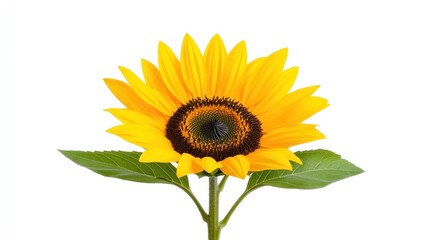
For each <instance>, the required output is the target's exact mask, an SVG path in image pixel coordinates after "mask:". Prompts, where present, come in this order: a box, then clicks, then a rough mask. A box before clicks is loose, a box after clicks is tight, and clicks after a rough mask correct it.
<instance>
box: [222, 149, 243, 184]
mask: <svg viewBox="0 0 429 240" xmlns="http://www.w3.org/2000/svg"><path fill="white" fill-rule="evenodd" d="M221 163H222V168H221V170H222V172H223V173H224V174H225V175H229V176H234V177H238V178H241V179H244V178H246V176H247V173H248V172H249V168H250V164H249V159H248V158H247V157H245V156H243V155H236V156H234V157H228V158H226V159H225V160H223V161H222V162H221Z"/></svg>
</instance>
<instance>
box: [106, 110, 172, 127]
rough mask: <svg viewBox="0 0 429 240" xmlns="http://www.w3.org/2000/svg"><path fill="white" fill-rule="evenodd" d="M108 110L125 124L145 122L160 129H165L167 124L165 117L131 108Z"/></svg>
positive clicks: (144, 123)
mask: <svg viewBox="0 0 429 240" xmlns="http://www.w3.org/2000/svg"><path fill="white" fill-rule="evenodd" d="M105 111H106V112H109V113H111V114H112V115H113V116H115V117H116V118H117V119H118V120H119V121H121V122H123V123H125V124H143V125H146V124H148V125H150V126H153V127H155V128H157V129H159V130H164V129H165V126H166V124H167V120H166V119H163V118H157V117H156V116H153V115H150V116H149V115H147V114H144V113H141V112H137V111H134V110H130V109H126V108H125V109H124V108H109V109H106V110H105Z"/></svg>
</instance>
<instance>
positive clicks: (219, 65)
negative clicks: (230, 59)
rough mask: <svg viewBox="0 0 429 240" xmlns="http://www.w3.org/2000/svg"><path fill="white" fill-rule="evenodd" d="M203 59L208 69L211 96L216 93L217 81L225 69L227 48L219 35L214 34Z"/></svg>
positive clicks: (208, 87)
mask: <svg viewBox="0 0 429 240" xmlns="http://www.w3.org/2000/svg"><path fill="white" fill-rule="evenodd" d="M203 61H204V65H205V67H206V69H207V76H206V77H207V96H208V97H209V98H210V97H213V96H214V95H215V94H216V86H217V83H218V82H219V81H220V80H221V78H222V75H223V72H224V70H225V62H226V49H225V45H224V43H223V41H222V39H221V38H220V37H219V35H217V34H216V35H214V36H213V38H212V39H211V40H210V42H209V44H208V45H207V48H206V51H205V52H204V56H203Z"/></svg>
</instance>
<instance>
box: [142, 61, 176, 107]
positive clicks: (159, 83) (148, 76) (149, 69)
mask: <svg viewBox="0 0 429 240" xmlns="http://www.w3.org/2000/svg"><path fill="white" fill-rule="evenodd" d="M141 65H142V71H143V76H144V78H145V80H146V82H147V84H149V86H150V87H151V88H153V89H155V90H157V91H158V92H160V93H161V94H162V95H163V96H165V97H168V98H169V99H171V100H172V101H173V102H174V103H175V104H176V106H177V107H179V106H180V101H179V100H178V99H177V97H175V96H174V95H173V94H172V93H171V92H170V90H168V88H167V86H166V85H165V83H164V81H163V80H162V77H161V73H160V72H159V70H158V68H157V67H156V66H155V65H153V64H152V63H151V62H149V61H146V60H145V59H142V60H141Z"/></svg>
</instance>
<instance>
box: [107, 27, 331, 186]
mask: <svg viewBox="0 0 429 240" xmlns="http://www.w3.org/2000/svg"><path fill="white" fill-rule="evenodd" d="M287 53H288V50H287V48H284V49H281V50H278V51H276V52H274V53H272V54H270V55H269V56H267V57H262V58H258V59H256V60H253V61H252V62H250V63H248V62H247V50H246V45H245V43H244V41H242V42H239V43H238V44H237V45H236V46H235V47H234V48H233V49H232V50H231V51H230V52H227V51H226V49H225V46H224V43H223V41H222V39H221V38H220V37H219V36H218V35H215V36H214V37H213V38H212V39H211V40H210V42H209V44H208V45H207V47H206V49H205V51H204V53H202V52H201V51H200V49H199V48H198V46H197V45H196V43H195V41H194V40H193V39H192V38H191V37H190V36H189V35H187V34H186V35H185V37H184V40H183V43H182V49H181V53H180V59H178V58H177V57H176V55H175V54H174V53H173V51H172V50H171V49H170V48H169V47H168V46H167V45H166V44H164V43H162V42H160V43H159V47H158V67H157V66H155V65H154V64H152V63H150V62H149V61H147V60H145V59H143V60H142V61H141V66H142V72H143V77H144V81H143V80H142V79H141V78H140V77H139V76H137V75H136V74H135V73H133V72H132V71H130V70H129V69H127V68H125V67H119V69H120V71H121V72H122V74H123V75H124V77H125V79H126V81H127V82H128V84H127V83H125V82H122V81H119V80H115V79H110V78H107V79H104V80H105V82H106V84H107V86H108V87H109V89H110V90H111V91H112V93H113V94H114V95H115V96H116V98H118V99H119V100H120V101H121V102H122V104H124V105H125V107H126V108H113V109H107V110H106V111H108V112H110V113H111V114H113V115H114V116H115V117H116V118H117V119H119V120H120V121H121V122H122V124H121V125H118V126H115V127H113V128H111V129H109V130H107V131H108V132H109V133H112V134H115V135H117V136H119V137H121V138H123V139H124V140H126V141H128V142H131V143H133V144H136V145H138V146H140V147H142V148H144V149H145V151H144V152H143V153H142V154H141V156H140V162H177V163H178V165H177V176H178V177H183V176H185V175H188V174H194V173H204V174H211V175H215V174H216V175H218V174H225V175H229V176H235V177H238V178H243V179H244V178H245V177H246V175H247V174H248V173H250V172H256V171H263V170H270V169H271V170H280V169H286V170H292V165H291V163H290V161H293V162H296V163H299V164H302V162H301V160H300V159H299V158H298V157H297V156H296V155H295V154H294V153H293V152H291V151H290V150H289V148H290V147H292V146H295V145H298V144H302V143H306V142H310V141H314V140H318V139H322V138H324V135H323V134H322V133H321V132H320V131H318V130H317V129H316V125H312V124H304V123H302V122H303V121H304V120H306V119H307V118H309V117H310V116H312V115H313V114H315V113H317V112H319V111H320V110H322V109H324V108H325V107H327V106H328V103H327V100H326V99H324V98H320V97H315V96H312V94H313V93H314V92H315V91H316V90H317V89H318V87H319V86H312V87H306V88H302V89H299V90H296V91H293V92H290V89H291V87H292V85H293V83H294V81H295V79H296V77H297V74H298V68H297V67H292V68H289V69H286V70H284V69H283V68H284V64H285V61H286V57H287Z"/></svg>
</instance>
